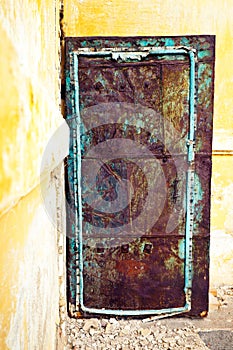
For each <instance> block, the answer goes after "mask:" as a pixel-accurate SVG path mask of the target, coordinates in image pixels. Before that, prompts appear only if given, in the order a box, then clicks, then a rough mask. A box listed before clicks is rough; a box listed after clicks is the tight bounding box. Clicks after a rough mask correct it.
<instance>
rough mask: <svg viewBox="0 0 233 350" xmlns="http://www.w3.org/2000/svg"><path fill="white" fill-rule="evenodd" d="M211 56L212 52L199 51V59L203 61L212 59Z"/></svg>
mask: <svg viewBox="0 0 233 350" xmlns="http://www.w3.org/2000/svg"><path fill="white" fill-rule="evenodd" d="M210 56H211V51H210V50H203V51H198V54H197V57H198V58H199V59H200V60H201V59H203V58H205V57H210Z"/></svg>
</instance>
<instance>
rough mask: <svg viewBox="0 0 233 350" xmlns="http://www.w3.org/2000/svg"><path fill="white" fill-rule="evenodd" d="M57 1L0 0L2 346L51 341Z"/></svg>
mask: <svg viewBox="0 0 233 350" xmlns="http://www.w3.org/2000/svg"><path fill="white" fill-rule="evenodd" d="M59 9H60V1H59V0H53V1H52V0H14V1H13V0H1V2H0V52H1V54H0V77H1V83H0V124H1V127H0V349H1V350H5V349H14V350H26V349H28V350H31V349H38V350H40V349H41V350H45V349H49V350H50V349H51V350H53V349H54V348H55V335H56V323H58V309H59V305H58V302H59V300H58V287H59V286H58V271H57V233H56V226H55V225H54V222H52V221H51V217H49V216H48V213H47V211H50V212H53V213H56V204H57V203H56V191H55V190H54V186H55V184H54V182H55V180H54V177H53V176H51V175H50V172H51V171H52V170H53V168H54V167H56V166H57V164H58V159H57V158H56V155H54V154H50V158H49V157H48V155H47V158H49V163H48V164H47V168H46V169H44V170H47V173H44V174H43V176H42V177H40V169H41V164H42V159H43V158H44V157H43V154H44V150H45V148H46V146H47V144H48V141H49V139H50V138H51V136H52V135H53V134H54V132H55V131H56V130H57V128H58V126H59V125H60V124H61V123H62V117H61V114H60V110H59V103H60V89H59V74H60V62H59V47H60V42H59ZM58 148H59V147H58ZM58 153H59V152H58ZM60 161H61V159H59V162H60ZM42 178H43V182H41V179H42ZM42 184H43V185H42ZM41 186H42V188H46V191H44V194H46V201H47V204H46V205H45V199H44V198H42V196H41ZM48 206H49V207H50V209H49V210H48Z"/></svg>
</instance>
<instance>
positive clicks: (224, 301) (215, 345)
mask: <svg viewBox="0 0 233 350" xmlns="http://www.w3.org/2000/svg"><path fill="white" fill-rule="evenodd" d="M215 294H216V295H215V297H212V298H211V300H210V312H209V315H208V317H206V318H203V319H190V318H185V317H182V318H167V319H161V320H156V321H152V322H144V321H145V320H136V319H117V318H110V319H104V318H91V319H71V318H68V319H67V323H66V324H67V327H66V334H67V340H68V344H67V345H66V347H65V348H64V350H71V349H73V350H78V349H80V350H113V349H116V350H131V349H132V350H139V349H143V350H150V349H151V350H164V349H165V350H175V349H180V350H185V349H190V350H212V349H213V350H228V349H229V350H231V349H233V342H232V340H233V286H230V287H229V286H228V287H220V288H219V289H218V290H216V293H215ZM202 339H203V340H202ZM204 341H205V343H206V344H207V345H208V346H207V345H205V343H204Z"/></svg>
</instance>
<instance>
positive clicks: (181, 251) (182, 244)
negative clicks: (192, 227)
mask: <svg viewBox="0 0 233 350" xmlns="http://www.w3.org/2000/svg"><path fill="white" fill-rule="evenodd" d="M178 255H179V258H180V259H184V258H185V239H183V238H182V239H180V240H179V243H178Z"/></svg>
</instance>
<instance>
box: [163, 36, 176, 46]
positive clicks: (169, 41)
mask: <svg viewBox="0 0 233 350" xmlns="http://www.w3.org/2000/svg"><path fill="white" fill-rule="evenodd" d="M174 45H175V41H174V40H173V39H172V38H165V46H174Z"/></svg>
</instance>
